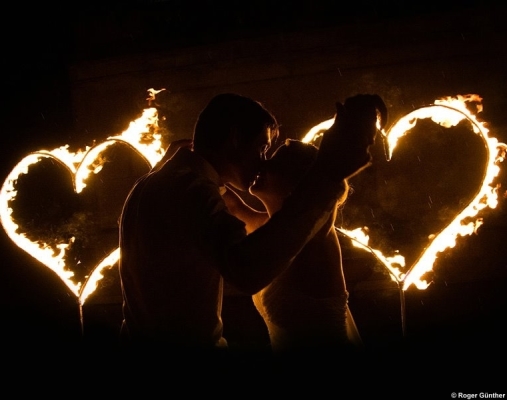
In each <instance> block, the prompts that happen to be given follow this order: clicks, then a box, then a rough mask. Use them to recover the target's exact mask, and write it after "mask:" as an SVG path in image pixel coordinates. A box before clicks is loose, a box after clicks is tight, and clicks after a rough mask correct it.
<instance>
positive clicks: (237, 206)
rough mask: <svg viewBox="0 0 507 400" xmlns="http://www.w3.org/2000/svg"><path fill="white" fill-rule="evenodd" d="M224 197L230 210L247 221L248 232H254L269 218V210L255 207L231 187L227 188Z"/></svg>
mask: <svg viewBox="0 0 507 400" xmlns="http://www.w3.org/2000/svg"><path fill="white" fill-rule="evenodd" d="M222 198H223V199H224V201H225V204H226V205H227V208H228V209H229V212H230V213H231V214H232V215H234V216H235V217H236V218H238V219H239V220H241V221H243V222H244V223H245V225H246V226H245V228H246V232H247V234H250V233H252V232H253V231H255V230H256V229H257V228H259V227H261V226H262V225H264V224H265V222H266V221H267V220H268V219H269V216H268V213H267V212H265V211H258V210H255V209H253V208H252V207H250V206H249V205H248V204H246V203H245V202H244V201H243V199H241V197H239V196H238V194H237V193H236V192H234V191H233V190H232V189H230V188H227V190H226V192H225V193H224V194H223V195H222Z"/></svg>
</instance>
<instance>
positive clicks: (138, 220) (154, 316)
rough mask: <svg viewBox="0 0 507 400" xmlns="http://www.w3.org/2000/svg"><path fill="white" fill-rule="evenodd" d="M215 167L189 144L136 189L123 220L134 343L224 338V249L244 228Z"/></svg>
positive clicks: (123, 265)
mask: <svg viewBox="0 0 507 400" xmlns="http://www.w3.org/2000/svg"><path fill="white" fill-rule="evenodd" d="M218 183H219V179H218V175H217V174H216V172H215V171H214V170H213V168H212V167H211V166H210V165H209V164H207V163H206V162H205V161H204V160H202V159H201V158H200V157H198V156H196V155H195V154H193V153H192V152H190V151H189V150H187V149H182V150H180V151H179V152H178V153H177V154H176V156H175V157H174V158H173V159H172V160H170V161H169V162H168V163H166V165H164V166H163V167H162V168H161V169H160V170H159V171H158V172H156V173H152V174H149V175H147V176H146V177H144V178H143V179H142V180H140V181H139V183H138V184H137V185H136V187H135V188H134V189H133V191H132V192H131V194H130V196H129V198H128V200H127V202H126V204H125V207H124V210H123V213H122V221H121V233H120V248H121V262H120V275H121V280H122V289H123V294H124V316H125V325H126V328H127V330H128V334H129V336H130V338H131V339H132V340H134V341H139V340H142V341H156V342H165V343H170V344H174V345H175V346H178V347H180V346H185V345H188V346H203V347H213V346H216V345H221V344H225V341H224V340H223V338H222V322H221V319H220V313H221V303H222V284H223V282H222V277H221V275H220V272H219V262H218V261H217V260H218V258H219V256H220V255H219V252H220V251H221V250H220V249H223V246H227V243H228V242H230V241H232V240H235V239H234V238H235V237H238V238H241V237H243V236H244V235H245V234H246V233H245V231H244V226H243V224H242V223H241V222H240V221H238V220H237V219H236V218H234V217H232V216H231V215H230V214H229V213H228V211H227V209H226V207H225V204H224V203H223V200H222V198H221V196H220V188H219V186H218Z"/></svg>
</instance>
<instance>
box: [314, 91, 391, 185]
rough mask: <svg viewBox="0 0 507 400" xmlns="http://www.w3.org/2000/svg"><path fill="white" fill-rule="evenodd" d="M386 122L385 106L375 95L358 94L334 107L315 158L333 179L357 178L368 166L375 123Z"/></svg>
mask: <svg viewBox="0 0 507 400" xmlns="http://www.w3.org/2000/svg"><path fill="white" fill-rule="evenodd" d="M378 120H380V128H382V127H384V126H385V125H386V123H387V107H386V105H385V104H384V102H383V101H382V99H381V98H380V97H379V96H378V95H368V94H360V95H357V96H354V97H350V98H348V99H347V100H345V103H344V104H341V103H337V104H336V117H335V122H334V124H333V126H332V127H331V128H329V130H328V131H326V132H325V133H324V136H323V138H322V142H321V144H320V147H319V156H318V159H319V161H320V162H321V163H323V164H324V167H325V168H326V169H327V170H328V172H327V174H328V175H330V176H331V177H334V178H336V179H346V178H350V177H351V176H353V175H356V174H357V173H359V172H360V171H362V170H363V169H364V168H366V167H368V166H369V165H370V164H371V155H370V152H369V147H370V146H371V145H372V144H373V143H374V141H375V136H376V133H377V122H378Z"/></svg>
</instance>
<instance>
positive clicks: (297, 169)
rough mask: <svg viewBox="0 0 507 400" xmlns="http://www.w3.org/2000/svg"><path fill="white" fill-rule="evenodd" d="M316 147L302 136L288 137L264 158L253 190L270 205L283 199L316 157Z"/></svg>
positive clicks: (251, 190) (251, 188) (252, 187)
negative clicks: (291, 138)
mask: <svg viewBox="0 0 507 400" xmlns="http://www.w3.org/2000/svg"><path fill="white" fill-rule="evenodd" d="M317 152H318V150H317V147H315V146H314V145H312V144H309V143H303V142H301V141H299V140H290V139H289V140H286V141H285V143H284V144H283V145H281V146H280V147H279V148H278V149H277V150H276V151H275V152H274V154H273V156H272V157H271V158H270V159H269V160H266V161H264V163H263V166H262V169H261V173H260V174H259V176H258V178H257V180H256V181H255V182H254V184H253V185H252V186H251V187H250V192H251V193H252V194H253V195H254V196H256V197H258V198H259V199H260V200H261V201H262V202H263V203H264V204H265V205H266V206H267V207H268V205H270V204H271V205H272V206H274V205H275V203H276V204H279V205H281V202H283V200H284V199H285V198H286V197H287V196H288V195H289V194H290V193H291V192H292V190H293V189H294V188H295V187H296V185H297V184H298V183H299V181H300V180H301V178H302V176H303V175H304V174H305V173H306V172H307V171H308V169H309V168H310V166H311V165H312V164H313V162H314V161H315V159H316V157H317Z"/></svg>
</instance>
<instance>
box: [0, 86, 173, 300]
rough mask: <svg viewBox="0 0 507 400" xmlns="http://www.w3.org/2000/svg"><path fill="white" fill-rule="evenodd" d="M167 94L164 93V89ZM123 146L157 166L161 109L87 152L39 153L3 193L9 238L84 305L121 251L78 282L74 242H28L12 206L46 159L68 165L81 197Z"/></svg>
mask: <svg viewBox="0 0 507 400" xmlns="http://www.w3.org/2000/svg"><path fill="white" fill-rule="evenodd" d="M162 90H163V89H162ZM158 92H160V91H155V90H153V89H150V90H149V94H150V97H149V99H150V100H154V96H155V94H156V93H158ZM117 142H122V143H125V144H127V145H128V146H130V147H131V148H133V149H134V150H135V151H136V152H138V153H139V154H140V155H141V156H142V157H143V158H144V159H145V160H146V162H147V163H148V164H149V165H150V166H151V167H153V166H155V164H157V162H158V161H160V160H161V159H162V157H163V155H164V153H165V147H164V146H163V144H162V137H161V135H160V134H159V133H158V114H157V109H156V108H153V107H150V108H146V109H145V110H144V111H143V113H142V115H141V116H140V117H139V118H138V119H136V120H134V121H132V122H131V123H130V125H129V126H128V128H127V129H126V130H125V131H124V132H122V133H121V134H120V135H117V136H111V137H109V138H107V140H106V141H104V142H102V143H101V144H99V145H97V146H94V147H86V149H85V150H79V151H77V152H72V151H70V150H69V146H68V145H66V146H62V147H59V148H57V149H54V150H39V151H36V152H33V153H31V154H29V155H27V156H26V157H25V158H23V159H22V160H21V161H20V162H19V163H18V164H17V165H16V166H15V167H14V168H13V169H12V171H11V172H10V173H9V175H8V176H7V178H6V180H5V182H4V184H3V186H2V188H1V190H0V221H1V223H2V226H3V227H4V230H5V232H6V233H7V235H8V236H9V238H10V239H11V240H12V241H13V242H14V243H15V244H16V245H17V246H19V247H20V248H21V249H23V250H24V251H26V252H27V253H28V254H30V255H31V256H32V257H33V258H35V259H36V260H38V261H39V262H41V263H42V264H44V265H45V266H47V267H48V268H50V269H51V270H52V271H54V272H55V273H56V274H57V275H58V276H59V277H60V279H61V280H62V281H63V282H64V283H65V285H66V286H67V287H68V288H69V289H70V290H71V291H72V293H74V294H75V295H76V297H77V298H78V300H79V303H80V304H81V305H82V304H84V302H85V301H86V299H87V298H88V296H89V295H90V294H91V293H93V291H94V290H95V289H96V287H97V283H98V281H100V279H101V278H102V272H103V270H104V269H106V268H110V267H112V266H113V265H115V264H116V263H117V261H118V260H119V257H120V252H119V249H115V250H113V251H112V252H111V253H110V254H109V255H108V256H107V257H106V258H105V259H104V260H103V261H102V262H101V263H99V265H97V266H96V267H95V268H94V269H93V271H92V272H91V275H90V276H89V277H87V279H86V281H85V282H77V283H76V282H74V280H73V277H74V273H73V272H72V271H70V270H69V269H68V267H67V266H66V264H65V256H66V254H67V251H68V249H69V248H70V247H71V246H72V243H73V241H74V238H71V239H70V241H69V243H60V244H58V245H56V248H55V246H50V245H48V244H47V243H38V242H34V241H32V240H30V239H28V237H27V235H26V233H25V232H20V231H19V225H18V224H16V222H15V221H14V219H13V217H12V213H13V209H12V205H13V204H14V202H15V200H16V195H17V191H16V182H17V180H18V178H19V177H20V176H21V175H22V174H27V173H28V170H29V167H30V166H32V165H35V164H37V163H38V162H40V161H41V160H42V159H45V158H51V159H54V160H56V161H57V162H59V163H61V164H62V165H64V166H65V167H66V168H67V169H68V170H69V172H70V173H71V175H72V177H73V185H74V190H75V192H76V193H81V192H82V191H83V189H84V188H85V187H86V180H87V178H88V177H89V176H90V175H91V174H97V173H98V172H99V171H100V170H101V169H102V166H103V164H104V161H103V159H102V154H103V153H104V151H105V150H106V149H107V148H108V147H109V146H111V145H113V144H115V143H117Z"/></svg>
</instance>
